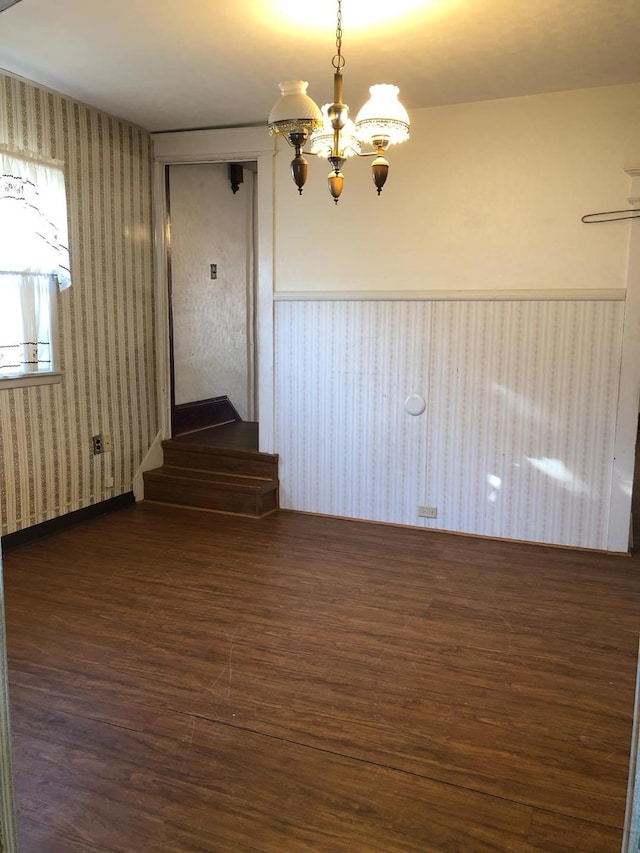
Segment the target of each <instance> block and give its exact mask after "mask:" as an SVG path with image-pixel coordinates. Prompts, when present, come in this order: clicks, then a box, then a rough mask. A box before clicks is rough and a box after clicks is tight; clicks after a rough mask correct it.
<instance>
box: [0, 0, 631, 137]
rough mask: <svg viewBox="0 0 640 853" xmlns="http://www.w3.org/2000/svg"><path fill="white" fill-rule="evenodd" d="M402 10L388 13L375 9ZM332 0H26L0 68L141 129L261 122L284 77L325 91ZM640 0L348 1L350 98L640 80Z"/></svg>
mask: <svg viewBox="0 0 640 853" xmlns="http://www.w3.org/2000/svg"><path fill="white" fill-rule="evenodd" d="M404 6H409V7H412V10H411V9H410V10H409V11H407V12H406V13H405V14H404V15H400V16H399V17H396V18H395V19H392V20H387V21H384V20H382V19H383V18H384V14H385V13H386V14H389V11H391V12H393V13H399V12H400V11H401V9H402V8H403V7H404ZM336 8H337V7H336V3H335V0H311V2H310V0H298V2H296V3H293V2H292V0H180V2H179V3H176V2H175V0H109V2H108V3H96V2H91V0H56V2H52V0H21V2H17V3H15V5H11V6H9V7H8V8H6V9H5V10H4V11H2V12H1V13H0V68H3V69H5V70H7V71H10V72H13V73H14V74H19V75H21V76H23V77H26V78H27V79H29V80H33V81H35V82H38V83H41V84H43V85H45V86H48V87H49V88H52V89H55V90H57V91H59V92H63V93H65V94H68V95H71V96H73V97H74V98H77V99H78V100H81V101H84V102H86V103H88V104H92V105H94V106H96V107H99V108H100V109H102V110H105V111H107V112H110V113H113V114H114V115H117V116H120V117H122V118H126V119H129V120H130V121H133V122H135V123H137V124H139V125H142V126H143V127H145V128H147V129H148V130H150V131H158V130H174V129H186V128H196V127H225V126H237V125H253V124H263V123H264V122H265V121H266V116H267V115H268V113H269V110H270V108H271V106H272V104H273V102H274V101H275V100H276V98H277V96H278V88H277V83H278V82H279V81H280V80H291V79H304V80H308V81H309V83H310V85H309V94H310V95H311V96H312V97H313V98H314V99H315V100H316V101H317V102H318V103H320V104H322V103H323V102H325V101H328V100H331V99H332V93H331V86H332V78H331V75H332V73H333V69H332V67H331V58H332V56H333V54H334V53H335V23H336ZM639 45H640V0H422V2H418V0H413V2H410V0H385V2H380V0H367V2H362V0H343V55H344V57H345V59H346V67H345V70H344V83H345V100H346V101H347V103H349V104H350V105H351V107H352V113H355V111H356V110H357V109H358V108H359V107H360V106H361V104H362V103H363V102H364V101H365V100H366V97H367V88H368V86H369V85H371V84H372V83H382V82H393V83H396V84H397V85H398V86H399V87H400V90H401V93H400V97H401V100H402V101H403V102H404V104H405V106H406V107H407V108H408V109H409V110H411V109H416V108H419V107H428V106H438V105H443V104H453V103H462V102H466V101H479V100H488V99H493V98H505V97H512V96H518V95H528V94H535V93H541V92H553V91H559V90H563V89H576V88H585V87H591V86H608V85H612V84H617V83H633V82H640V50H639V49H638V48H639Z"/></svg>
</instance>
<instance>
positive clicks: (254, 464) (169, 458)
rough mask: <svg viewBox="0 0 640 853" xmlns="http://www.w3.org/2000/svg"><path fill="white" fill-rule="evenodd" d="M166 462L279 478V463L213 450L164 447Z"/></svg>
mask: <svg viewBox="0 0 640 853" xmlns="http://www.w3.org/2000/svg"><path fill="white" fill-rule="evenodd" d="M163 452H164V464H165V465H171V466H173V467H175V468H197V469H200V470H201V471H221V472H224V473H226V474H241V475H243V476H246V477H262V478H264V479H270V480H271V479H277V477H278V463H277V462H272V461H270V460H263V459H243V458H242V457H237V456H230V455H225V454H224V452H222V453H215V452H212V451H211V450H209V451H207V452H206V453H198V452H194V451H190V450H184V449H182V448H172V447H165V448H164V451H163Z"/></svg>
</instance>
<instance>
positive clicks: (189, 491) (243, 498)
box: [144, 480, 278, 517]
mask: <svg viewBox="0 0 640 853" xmlns="http://www.w3.org/2000/svg"><path fill="white" fill-rule="evenodd" d="M144 496H145V500H149V501H158V502H161V503H171V504H179V505H180V506H191V507H197V508H199V509H208V510H214V511H218V512H231V513H238V514H241V515H252V516H256V517H260V516H262V515H267V514H268V513H270V512H274V510H276V509H277V508H278V491H277V489H276V488H274V489H272V490H270V491H268V492H266V493H265V494H250V493H245V492H238V491H235V492H232V491H228V490H226V489H218V488H216V487H214V486H211V485H210V484H206V485H205V486H199V484H198V483H196V482H193V481H186V483H185V482H184V481H182V482H175V481H174V482H172V481H171V480H156V481H154V480H147V481H145V494H144Z"/></svg>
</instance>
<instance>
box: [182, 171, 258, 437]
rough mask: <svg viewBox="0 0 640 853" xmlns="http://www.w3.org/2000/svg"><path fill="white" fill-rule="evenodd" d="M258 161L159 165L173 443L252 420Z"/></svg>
mask: <svg viewBox="0 0 640 853" xmlns="http://www.w3.org/2000/svg"><path fill="white" fill-rule="evenodd" d="M256 185H257V163H256V161H245V162H240V163H233V164H230V163H229V162H223V163H216V162H211V163H181V164H171V165H167V166H166V167H165V191H166V205H167V220H168V232H169V239H168V244H167V272H168V276H167V279H168V291H169V292H168V301H169V367H170V404H171V434H172V436H173V437H176V436H179V435H184V434H187V433H192V432H196V431H201V430H204V429H207V428H210V427H212V426H216V425H218V424H223V423H229V422H232V421H254V420H256V418H257V405H256V379H255V377H256V310H255V302H256V295H255V294H256V264H255V255H256V241H255V234H256V204H255V200H256V195H257V193H256Z"/></svg>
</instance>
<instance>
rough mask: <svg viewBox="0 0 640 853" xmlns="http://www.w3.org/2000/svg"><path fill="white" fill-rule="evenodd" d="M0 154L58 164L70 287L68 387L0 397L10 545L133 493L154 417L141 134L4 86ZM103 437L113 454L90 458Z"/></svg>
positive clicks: (4, 82)
mask: <svg viewBox="0 0 640 853" xmlns="http://www.w3.org/2000/svg"><path fill="white" fill-rule="evenodd" d="M0 143H1V144H5V145H9V146H12V147H15V148H18V149H26V150H30V151H33V152H36V153H38V154H41V155H43V156H46V157H52V158H57V159H61V160H64V161H65V164H66V165H65V175H66V180H67V197H68V204H69V215H70V232H69V233H70V243H71V265H72V277H73V284H72V287H71V288H70V289H69V290H67V291H65V292H64V293H61V294H58V320H59V339H60V340H59V350H58V352H59V365H60V367H61V368H62V371H63V373H64V379H63V382H62V383H61V384H58V385H48V386H39V387H31V388H21V389H6V388H5V389H3V388H0V501H1V513H2V527H1V533H2V534H6V533H10V532H13V531H15V530H19V529H22V528H24V527H28V526H31V525H33V524H38V523H39V522H42V521H45V520H47V519H50V518H54V517H56V516H59V515H62V514H64V513H68V512H72V511H74V510H77V509H80V508H82V507H84V506H88V505H89V504H92V503H96V502H98V501H101V500H105V499H108V498H110V497H114V496H117V495H119V494H122V493H124V492H127V491H130V490H131V488H132V480H133V475H134V473H135V471H136V469H137V467H138V465H139V464H140V462H141V460H142V458H143V456H144V454H145V453H146V451H147V449H148V448H149V446H150V444H151V442H152V440H153V438H154V436H155V434H156V432H157V405H156V390H155V389H156V381H155V362H154V348H155V347H154V292H153V258H152V228H151V157H152V151H151V140H150V137H149V135H148V133H146V131H144V130H142V129H140V128H137V127H135V126H132V125H130V124H128V123H126V122H123V121H120V120H119V119H116V118H113V117H111V116H108V115H105V114H103V113H101V112H99V111H98V110H95V109H93V108H90V107H87V106H84V105H82V104H78V103H76V102H75V101H73V100H70V99H68V98H65V97H62V96H60V95H57V94H54V93H51V92H48V91H46V90H43V89H40V88H38V87H36V86H33V85H31V84H29V83H26V82H25V81H22V80H20V79H16V78H13V77H11V76H9V75H3V74H0ZM98 433H103V434H108V435H111V436H112V439H113V451H112V452H111V453H106V454H104V455H101V456H94V455H93V453H92V447H91V436H92V435H95V434H98ZM110 478H112V481H113V485H112V486H110V485H109V482H110Z"/></svg>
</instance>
